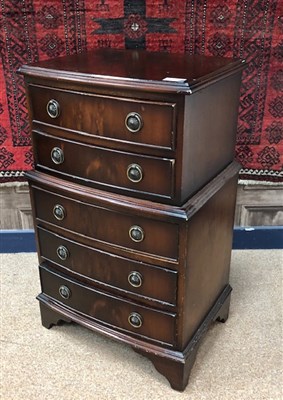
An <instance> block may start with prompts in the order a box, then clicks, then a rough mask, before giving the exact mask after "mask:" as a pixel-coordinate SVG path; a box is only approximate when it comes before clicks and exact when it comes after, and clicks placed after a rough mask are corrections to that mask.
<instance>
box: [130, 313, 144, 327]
mask: <svg viewBox="0 0 283 400" xmlns="http://www.w3.org/2000/svg"><path fill="white" fill-rule="evenodd" d="M128 322H129V324H130V325H131V326H132V327H133V328H140V327H141V326H142V322H143V321H142V316H141V315H140V314H139V313H137V312H132V313H131V314H130V315H129V317H128Z"/></svg>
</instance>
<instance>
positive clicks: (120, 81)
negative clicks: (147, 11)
mask: <svg viewBox="0 0 283 400" xmlns="http://www.w3.org/2000/svg"><path fill="white" fill-rule="evenodd" d="M242 69H243V62H241V61H237V60H231V59H229V58H220V57H206V56H200V55H195V56H189V55H188V54H174V55H173V56H172V55H171V54H167V53H152V52H147V51H143V50H114V49H100V50H95V51H92V52H88V53H85V54H78V55H72V56H66V57H60V58H57V59H52V60H46V61H41V62H40V63H35V64H30V65H29V66H23V67H21V68H20V72H21V73H22V74H24V75H25V76H27V77H35V78H41V79H42V78H43V79H44V78H45V79H46V78H48V79H54V80H58V78H60V79H61V80H63V81H64V82H73V81H76V82H86V81H87V83H88V84H89V85H106V86H111V87H114V88H115V89H117V88H120V87H123V88H130V90H131V91H132V90H133V86H135V88H137V89H141V90H145V91H152V89H153V90H154V91H161V92H163V91H166V92H177V93H179V92H184V93H186V94H190V93H191V92H196V91H197V90H200V89H203V88H204V87H206V86H207V85H209V84H213V83H214V82H215V81H216V80H219V79H223V78H224V77H226V76H229V75H231V74H233V73H235V71H238V70H240V71H241V70H242ZM165 78H171V79H172V78H173V80H170V81H168V80H167V81H166V80H164V79H165ZM174 78H175V79H174Z"/></svg>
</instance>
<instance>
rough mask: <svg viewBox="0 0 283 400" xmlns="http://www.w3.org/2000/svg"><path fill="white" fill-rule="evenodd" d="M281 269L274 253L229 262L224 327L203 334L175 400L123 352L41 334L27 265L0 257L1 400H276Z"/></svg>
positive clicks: (87, 340)
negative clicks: (228, 304) (229, 286)
mask: <svg viewBox="0 0 283 400" xmlns="http://www.w3.org/2000/svg"><path fill="white" fill-rule="evenodd" d="M282 264H283V253H282V252H281V251H279V250H276V251H263V250H261V251H254V250H252V251H239V250H238V251H234V252H233V257H232V270H231V284H232V286H233V288H234V290H233V297H232V304H231V311H230V318H229V320H228V321H227V322H226V324H220V323H215V324H214V325H213V327H212V328H211V329H210V330H209V332H208V335H207V336H206V338H205V339H204V341H203V342H202V345H201V346H200V349H199V352H198V356H197V360H196V364H195V366H194V369H193V371H192V374H191V377H190V382H189V385H188V386H187V389H186V390H185V392H183V393H179V392H176V391H173V390H172V389H171V388H170V386H169V384H168V382H167V380H166V379H165V378H164V377H162V376H161V375H160V374H159V373H158V372H157V371H156V370H155V369H154V367H153V366H152V364H151V363H150V361H148V360H147V359H146V358H143V357H142V356H139V355H138V354H136V353H135V352H134V351H133V350H131V349H130V348H129V347H127V346H125V345H121V344H118V343H115V342H114V341H111V340H109V339H106V338H104V337H102V336H100V335H97V334H95V333H93V332H90V331H88V330H87V329H85V328H81V327H79V326H77V325H63V326H60V327H53V328H52V329H50V330H47V329H45V328H43V327H42V326H41V322H40V316H39V308H38V302H37V301H36V300H35V296H36V295H37V294H38V292H39V280H38V275H37V268H36V266H37V258H36V255H35V254H34V253H32V254H18V255H15V254H11V255H6V254H5V255H1V394H0V398H1V399H3V400H20V399H21V400H33V399H36V400H45V399H46V400H49V399H58V400H76V399H83V400H90V399H98V400H131V399H136V400H141V399H142V400H155V399H156V400H157V399H162V400H165V399H170V400H174V399H189V400H202V399H211V400H212V399H213V400H223V399H224V400H226V399H227V400H234V399H239V400H245V399H248V400H252V399H254V400H262V399H266V400H282V386H281V379H282V377H283V376H282Z"/></svg>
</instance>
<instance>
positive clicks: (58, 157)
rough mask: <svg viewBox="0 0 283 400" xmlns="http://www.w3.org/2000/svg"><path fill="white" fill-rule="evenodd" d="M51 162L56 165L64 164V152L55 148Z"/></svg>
mask: <svg viewBox="0 0 283 400" xmlns="http://www.w3.org/2000/svg"><path fill="white" fill-rule="evenodd" d="M51 160H52V161H53V162H54V164H57V165H59V164H63V162H64V152H63V150H62V149H60V147H53V149H52V150H51Z"/></svg>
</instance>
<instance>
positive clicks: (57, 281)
mask: <svg viewBox="0 0 283 400" xmlns="http://www.w3.org/2000/svg"><path fill="white" fill-rule="evenodd" d="M40 278H41V287H42V292H43V293H44V294H45V295H47V296H50V297H51V298H53V299H55V300H57V301H58V302H60V303H62V304H64V305H65V306H67V307H69V308H71V309H73V310H75V311H77V312H80V313H82V314H84V315H86V316H89V317H90V318H92V319H94V320H96V321H98V322H101V323H103V324H106V325H108V326H110V327H111V328H115V329H117V328H118V329H120V330H121V331H126V332H128V333H131V334H134V335H136V336H142V337H143V338H148V339H150V340H154V341H157V342H162V343H166V344H170V345H174V342H175V335H174V327H175V320H176V314H173V313H167V312H161V311H158V310H155V309H151V308H149V307H143V306H140V305H137V304H135V303H134V302H129V301H126V300H123V299H121V298H118V297H114V296H111V295H109V294H107V293H105V292H102V291H98V290H95V289H93V288H91V287H89V286H87V285H84V284H81V283H79V282H78V281H75V280H73V279H70V278H67V277H66V276H64V275H61V274H59V273H55V272H54V271H53V272H52V271H51V270H50V269H47V268H45V267H43V266H41V267H40Z"/></svg>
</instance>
